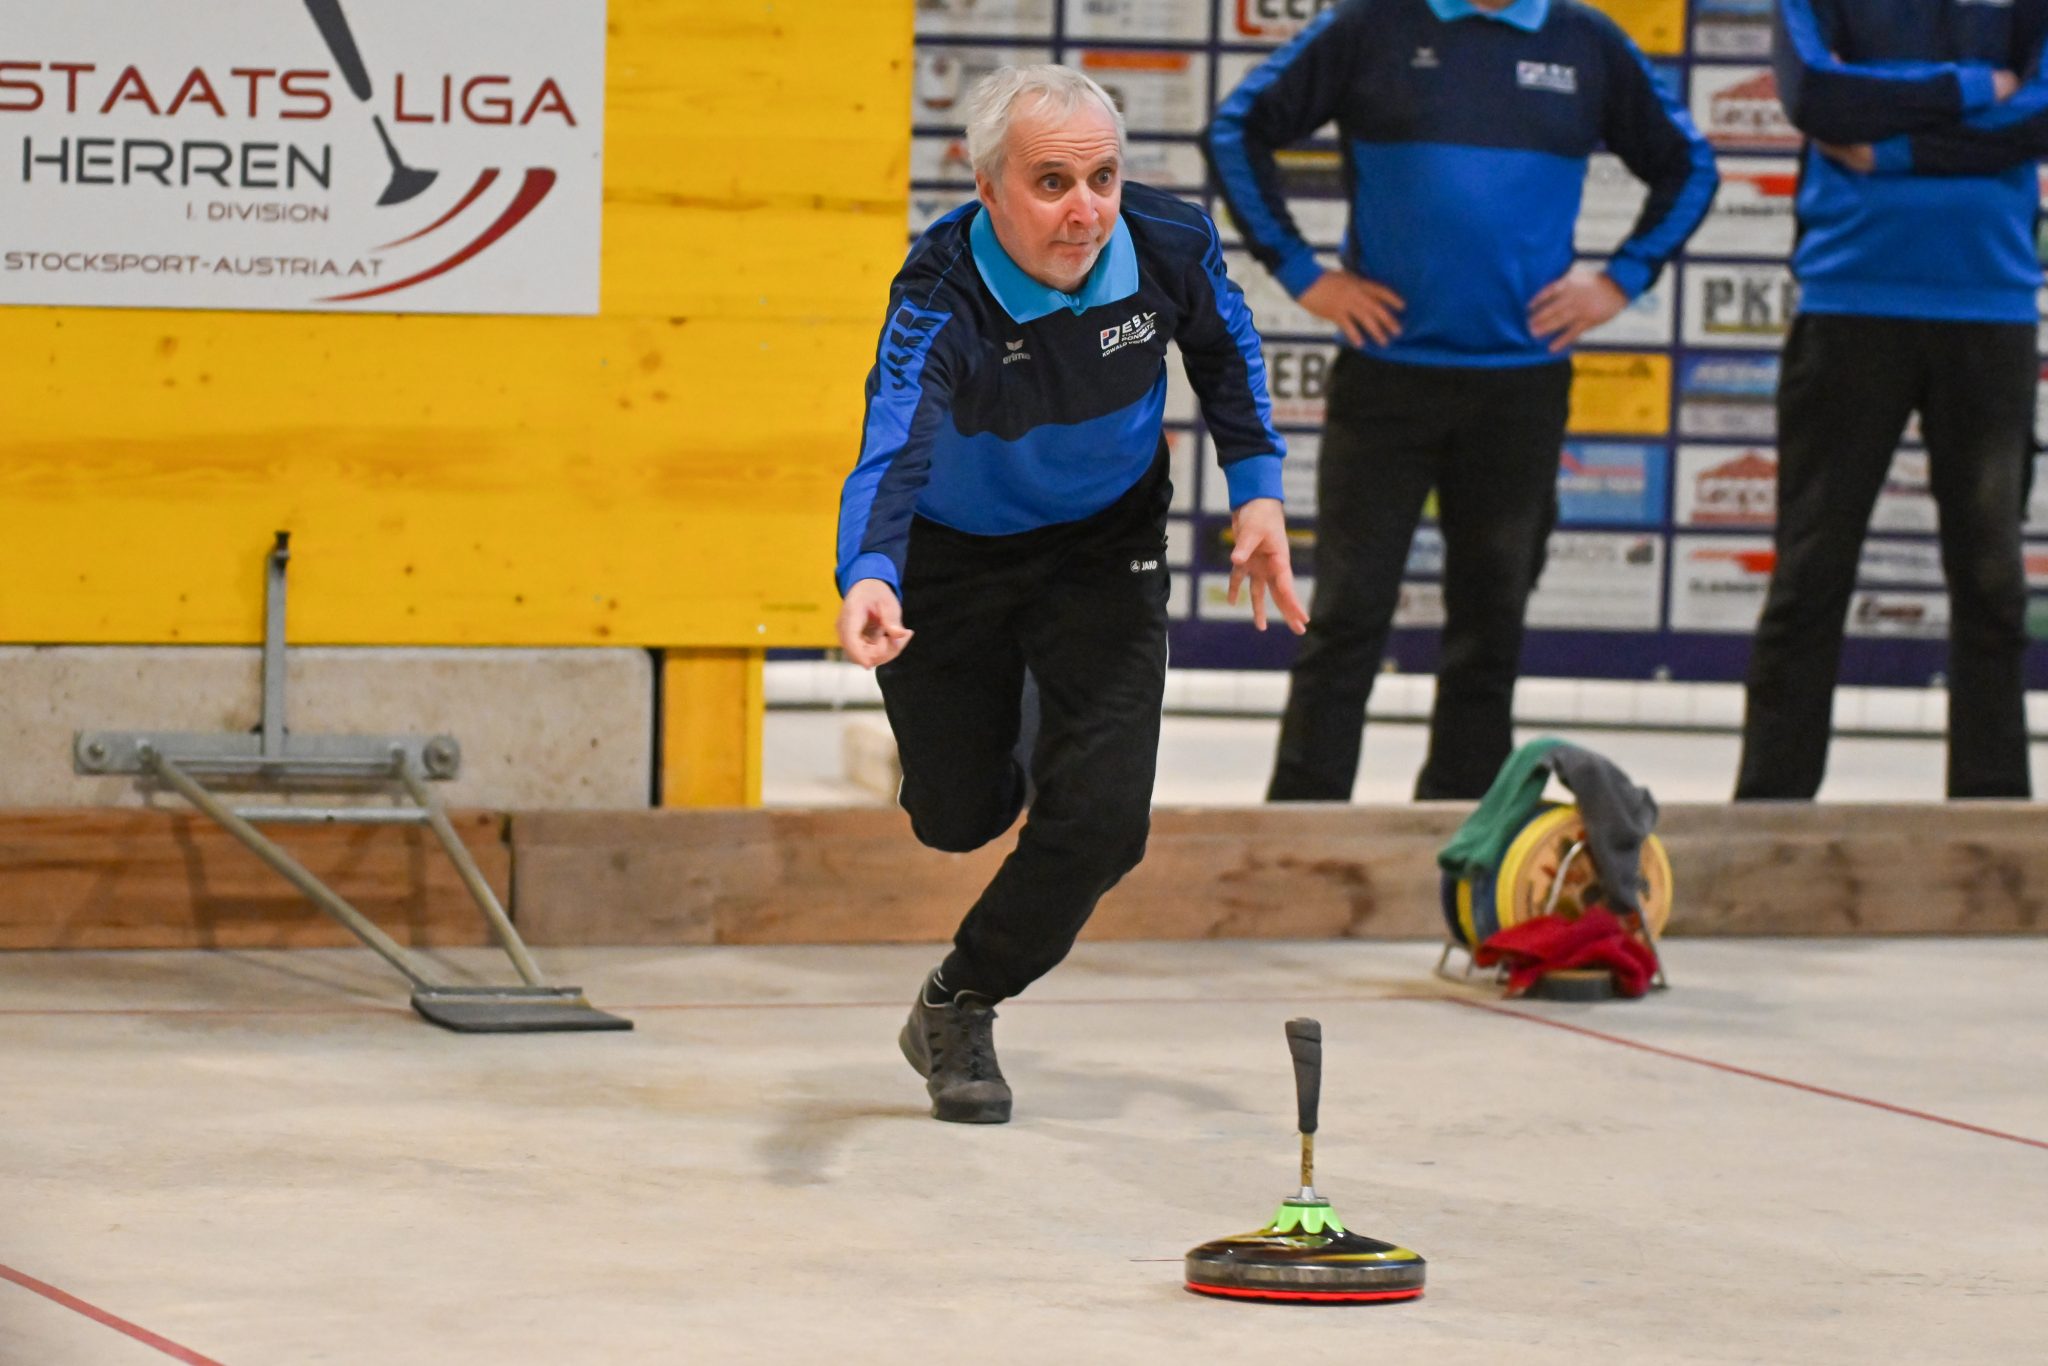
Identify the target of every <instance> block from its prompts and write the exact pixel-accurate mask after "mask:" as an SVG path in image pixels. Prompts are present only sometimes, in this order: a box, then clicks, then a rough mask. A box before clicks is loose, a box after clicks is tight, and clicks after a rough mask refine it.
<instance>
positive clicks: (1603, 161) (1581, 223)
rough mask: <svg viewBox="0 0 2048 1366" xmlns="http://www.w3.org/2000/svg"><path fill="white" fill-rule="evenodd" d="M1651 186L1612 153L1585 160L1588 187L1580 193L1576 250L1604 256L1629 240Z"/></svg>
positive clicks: (1574, 230)
mask: <svg viewBox="0 0 2048 1366" xmlns="http://www.w3.org/2000/svg"><path fill="white" fill-rule="evenodd" d="M1649 197H1650V189H1649V187H1648V186H1647V185H1645V184H1643V182H1642V181H1640V180H1637V179H1636V178H1635V176H1634V174H1633V173H1632V172H1630V170H1629V169H1628V167H1626V166H1624V165H1622V164H1621V158H1620V157H1618V156H1616V155H1614V153H1612V152H1595V153H1594V154H1593V155H1592V156H1591V157H1589V158H1587V161H1586V181H1585V186H1584V188H1583V189H1582V191H1581V192H1580V195H1579V217H1578V221H1577V222H1576V223H1575V224H1573V226H1572V242H1573V244H1574V248H1575V250H1577V251H1579V252H1580V253H1582V254H1584V255H1588V256H1605V255H1607V254H1608V253H1611V252H1612V251H1613V250H1614V249H1615V248H1616V247H1618V246H1620V245H1621V244H1622V243H1623V242H1625V241H1627V240H1628V235H1629V233H1630V232H1631V231H1632V230H1633V229H1634V228H1635V225H1636V218H1637V216H1638V215H1639V214H1641V213H1642V211H1643V203H1644V201H1645V200H1647V199H1648V198H1649Z"/></svg>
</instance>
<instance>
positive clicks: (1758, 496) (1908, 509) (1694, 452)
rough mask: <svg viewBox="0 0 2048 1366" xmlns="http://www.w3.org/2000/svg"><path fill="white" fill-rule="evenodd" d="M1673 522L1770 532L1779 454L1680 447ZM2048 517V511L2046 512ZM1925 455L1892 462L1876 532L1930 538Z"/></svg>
mask: <svg viewBox="0 0 2048 1366" xmlns="http://www.w3.org/2000/svg"><path fill="white" fill-rule="evenodd" d="M1676 483H1677V496H1676V498H1675V499H1674V511H1673V516H1672V520H1673V521H1674V522H1675V523H1676V524H1677V525H1679V526H1683V527H1698V528H1701V529H1716V528H1726V529H1729V530H1735V529H1747V528H1754V529H1757V530H1768V529H1769V528H1770V527H1771V526H1772V525H1773V524H1774V523H1775V522H1776V521H1777V516H1778V452H1777V451H1776V450H1775V449H1774V448H1772V447H1769V446H1704V445H1682V446H1680V447H1679V448H1678V471H1677V475H1676ZM2042 511H2043V512H2044V513H2048V507H2044V508H2043V509H2042ZM1935 524H1936V519H1935V508H1934V499H1933V498H1932V497H1931V496H1930V495H1929V493H1928V491H1927V452H1925V451H1921V450H1902V451H1900V452H1899V453H1898V454H1897V455H1895V456H1893V457H1892V463H1891V467H1890V469H1889V470H1887V471H1886V474H1885V482H1884V486H1883V487H1882V488H1881V489H1880V490H1879V491H1878V495H1877V503H1876V506H1875V507H1874V508H1873V510H1872V512H1871V517H1870V529H1871V530H1872V531H1878V532H1902V531H1903V532H1931V531H1933V530H1934V529H1935Z"/></svg>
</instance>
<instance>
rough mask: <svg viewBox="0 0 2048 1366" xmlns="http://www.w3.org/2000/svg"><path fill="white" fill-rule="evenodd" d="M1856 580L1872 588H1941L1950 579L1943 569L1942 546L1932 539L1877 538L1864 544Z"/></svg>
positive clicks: (1858, 561) (1857, 563)
mask: <svg viewBox="0 0 2048 1366" xmlns="http://www.w3.org/2000/svg"><path fill="white" fill-rule="evenodd" d="M1856 579H1857V581H1858V582H1859V583H1863V584H1866V585H1868V586H1870V587H1872V588H1940V587H1942V586H1943V584H1944V583H1946V582H1947V580H1946V579H1944V578H1943V576H1942V572H1941V548H1940V547H1939V546H1937V545H1936V544H1935V543H1934V542H1933V541H1892V540H1883V539H1880V538H1876V537H1873V538H1871V539H1869V540H1866V541H1865V542H1864V543H1863V550H1862V553H1861V555H1860V556H1859V557H1858V559H1857V561H1856Z"/></svg>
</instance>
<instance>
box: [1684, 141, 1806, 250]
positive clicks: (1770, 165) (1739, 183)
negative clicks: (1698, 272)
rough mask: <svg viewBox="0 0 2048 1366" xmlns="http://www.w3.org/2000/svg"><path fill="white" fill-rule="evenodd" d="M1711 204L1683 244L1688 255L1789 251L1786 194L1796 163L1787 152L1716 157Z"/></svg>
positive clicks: (1793, 184) (1789, 195)
mask: <svg viewBox="0 0 2048 1366" xmlns="http://www.w3.org/2000/svg"><path fill="white" fill-rule="evenodd" d="M1720 168H1721V189H1720V192H1719V193H1718V194H1716V195H1715V196H1714V207H1713V209H1712V210H1711V211H1710V212H1709V213H1708V214H1707V217H1706V220H1705V221H1704V222H1702V223H1701V224H1700V230H1699V231H1698V232H1696V233H1694V234H1693V237H1692V241H1690V242H1688V243H1687V244H1686V248H1685V249H1686V251H1687V253H1689V254H1690V255H1693V256H1767V257H1771V258H1773V259H1783V258H1784V257H1787V256H1790V255H1791V254H1792V233H1793V229H1794V227H1795V223H1794V220H1793V213H1792V199H1793V195H1794V193H1795V192H1796V191H1797V189H1798V187H1799V163H1798V162H1797V161H1795V160H1793V159H1792V158H1791V157H1722V158H1720Z"/></svg>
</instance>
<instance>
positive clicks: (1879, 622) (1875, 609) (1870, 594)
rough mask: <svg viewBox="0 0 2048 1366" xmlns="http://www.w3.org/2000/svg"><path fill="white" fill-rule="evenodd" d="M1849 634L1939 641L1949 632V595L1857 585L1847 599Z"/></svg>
mask: <svg viewBox="0 0 2048 1366" xmlns="http://www.w3.org/2000/svg"><path fill="white" fill-rule="evenodd" d="M1848 629H1849V634H1850V635H1852V636H1897V637H1901V638H1904V639H1908V640H1940V639H1941V638H1942V637H1944V636H1946V635H1947V634H1948V594H1946V593H1900V592H1891V591H1887V590H1882V589H1871V588H1859V589H1857V590H1856V592H1855V593H1854V594H1853V595H1852V596H1851V597H1850V599H1849V628H1848Z"/></svg>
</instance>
